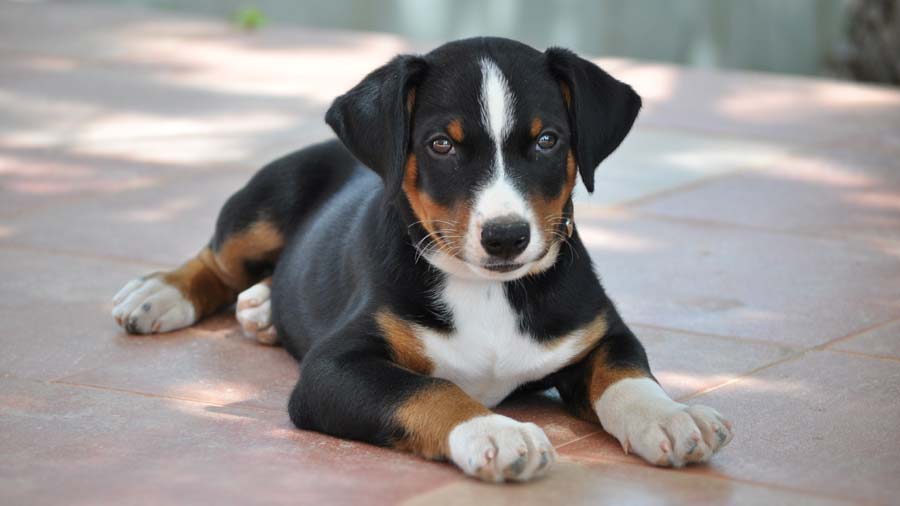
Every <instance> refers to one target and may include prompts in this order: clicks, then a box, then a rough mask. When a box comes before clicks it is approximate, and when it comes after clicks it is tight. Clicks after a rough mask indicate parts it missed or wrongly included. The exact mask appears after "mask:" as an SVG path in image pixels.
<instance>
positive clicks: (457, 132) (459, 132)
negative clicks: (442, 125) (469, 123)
mask: <svg viewBox="0 0 900 506" xmlns="http://www.w3.org/2000/svg"><path fill="white" fill-rule="evenodd" d="M447 133H448V134H450V138H451V139H453V142H456V143H460V142H462V141H463V139H464V138H465V136H466V134H465V132H463V127H462V121H461V120H460V119H459V118H457V119H455V120H453V121H451V122H450V123H449V124H448V125H447Z"/></svg>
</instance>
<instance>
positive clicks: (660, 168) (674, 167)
mask: <svg viewBox="0 0 900 506" xmlns="http://www.w3.org/2000/svg"><path fill="white" fill-rule="evenodd" d="M784 151H785V150H784V148H783V147H780V146H778V145H776V144H774V143H765V142H757V141H747V140H737V139H729V138H723V137H715V136H710V135H707V134H702V133H697V132H689V131H675V130H666V129H657V128H636V129H634V130H633V131H632V133H631V134H629V136H628V138H627V139H626V140H625V142H623V143H622V145H621V146H620V147H619V148H618V149H617V150H616V151H615V153H613V154H612V155H611V156H610V157H609V158H607V159H606V160H604V161H603V164H602V165H601V166H600V167H599V168H598V169H597V171H596V173H595V188H594V193H593V194H588V193H587V190H586V189H585V188H584V186H583V185H582V184H579V185H578V187H577V188H576V191H575V199H576V204H601V205H611V204H623V203H626V202H629V201H633V200H636V199H642V198H647V197H648V196H651V195H653V194H655V193H659V192H664V191H668V190H671V189H673V188H678V187H682V186H685V185H691V184H696V183H697V182H698V181H702V180H704V179H708V178H712V177H716V176H721V175H723V174H728V173H732V172H735V171H737V170H739V169H749V168H757V167H765V166H768V165H769V164H771V163H772V160H774V159H777V158H778V157H779V156H781V155H782V154H783V153H784Z"/></svg>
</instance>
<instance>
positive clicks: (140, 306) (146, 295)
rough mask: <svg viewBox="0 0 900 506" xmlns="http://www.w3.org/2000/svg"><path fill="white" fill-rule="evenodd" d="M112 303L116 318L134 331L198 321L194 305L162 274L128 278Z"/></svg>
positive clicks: (165, 328) (152, 331) (152, 330)
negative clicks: (160, 275)
mask: <svg viewBox="0 0 900 506" xmlns="http://www.w3.org/2000/svg"><path fill="white" fill-rule="evenodd" d="M113 303H114V304H115V307H114V308H113V311H112V315H113V318H115V319H116V322H117V323H118V324H119V325H121V326H122V327H123V328H124V329H125V330H126V331H128V332H129V333H131V334H155V333H157V332H169V331H171V330H176V329H180V328H183V327H187V326H189V325H191V324H193V323H194V322H195V321H197V318H196V316H195V312H194V305H193V304H191V302H190V301H189V300H187V299H185V298H184V295H182V294H181V291H180V290H178V289H177V288H175V287H174V286H172V285H169V284H167V283H165V282H164V281H163V280H162V279H161V278H160V277H159V276H152V277H144V278H138V279H133V280H131V281H129V282H128V283H126V284H125V286H124V287H122V289H121V290H119V293H117V294H116V295H115V297H113Z"/></svg>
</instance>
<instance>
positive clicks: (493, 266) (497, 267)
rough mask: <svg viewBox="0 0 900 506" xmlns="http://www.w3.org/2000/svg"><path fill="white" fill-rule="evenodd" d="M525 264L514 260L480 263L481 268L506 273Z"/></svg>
mask: <svg viewBox="0 0 900 506" xmlns="http://www.w3.org/2000/svg"><path fill="white" fill-rule="evenodd" d="M523 265H525V264H521V263H515V262H490V263H484V264H481V268H482V269H485V270H489V271H491V272H499V273H506V272H512V271H514V270H517V269H521V268H522V266H523Z"/></svg>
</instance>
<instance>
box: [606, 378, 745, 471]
mask: <svg viewBox="0 0 900 506" xmlns="http://www.w3.org/2000/svg"><path fill="white" fill-rule="evenodd" d="M597 414H598V416H599V417H600V422H601V423H602V424H603V427H604V428H605V429H606V430H607V432H609V433H610V434H612V435H613V436H615V437H616V439H618V440H619V443H621V445H622V448H623V449H624V450H625V452H626V453H629V452H633V453H636V454H638V455H639V456H641V457H642V458H643V459H644V460H646V461H647V462H650V463H651V464H656V465H658V466H673V467H681V466H683V465H685V464H690V463H699V462H706V461H708V460H709V459H710V457H712V456H713V454H714V453H715V452H717V451H718V450H719V449H720V448H722V447H724V446H725V445H727V444H728V443H729V442H730V441H731V438H732V435H733V433H732V425H731V422H729V421H728V420H726V419H725V418H724V417H723V416H722V415H721V414H719V412H718V411H716V410H714V409H712V408H708V407H706V406H687V405H685V404H681V403H678V402H675V401H673V400H671V399H670V398H669V397H668V396H667V395H666V394H665V393H664V392H663V390H662V389H661V388H660V387H659V385H657V384H656V383H655V382H653V380H650V379H627V380H622V381H619V382H618V383H616V384H614V385H612V386H611V387H609V388H608V389H607V390H606V392H604V393H603V395H602V396H601V397H600V400H598V401H597Z"/></svg>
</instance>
